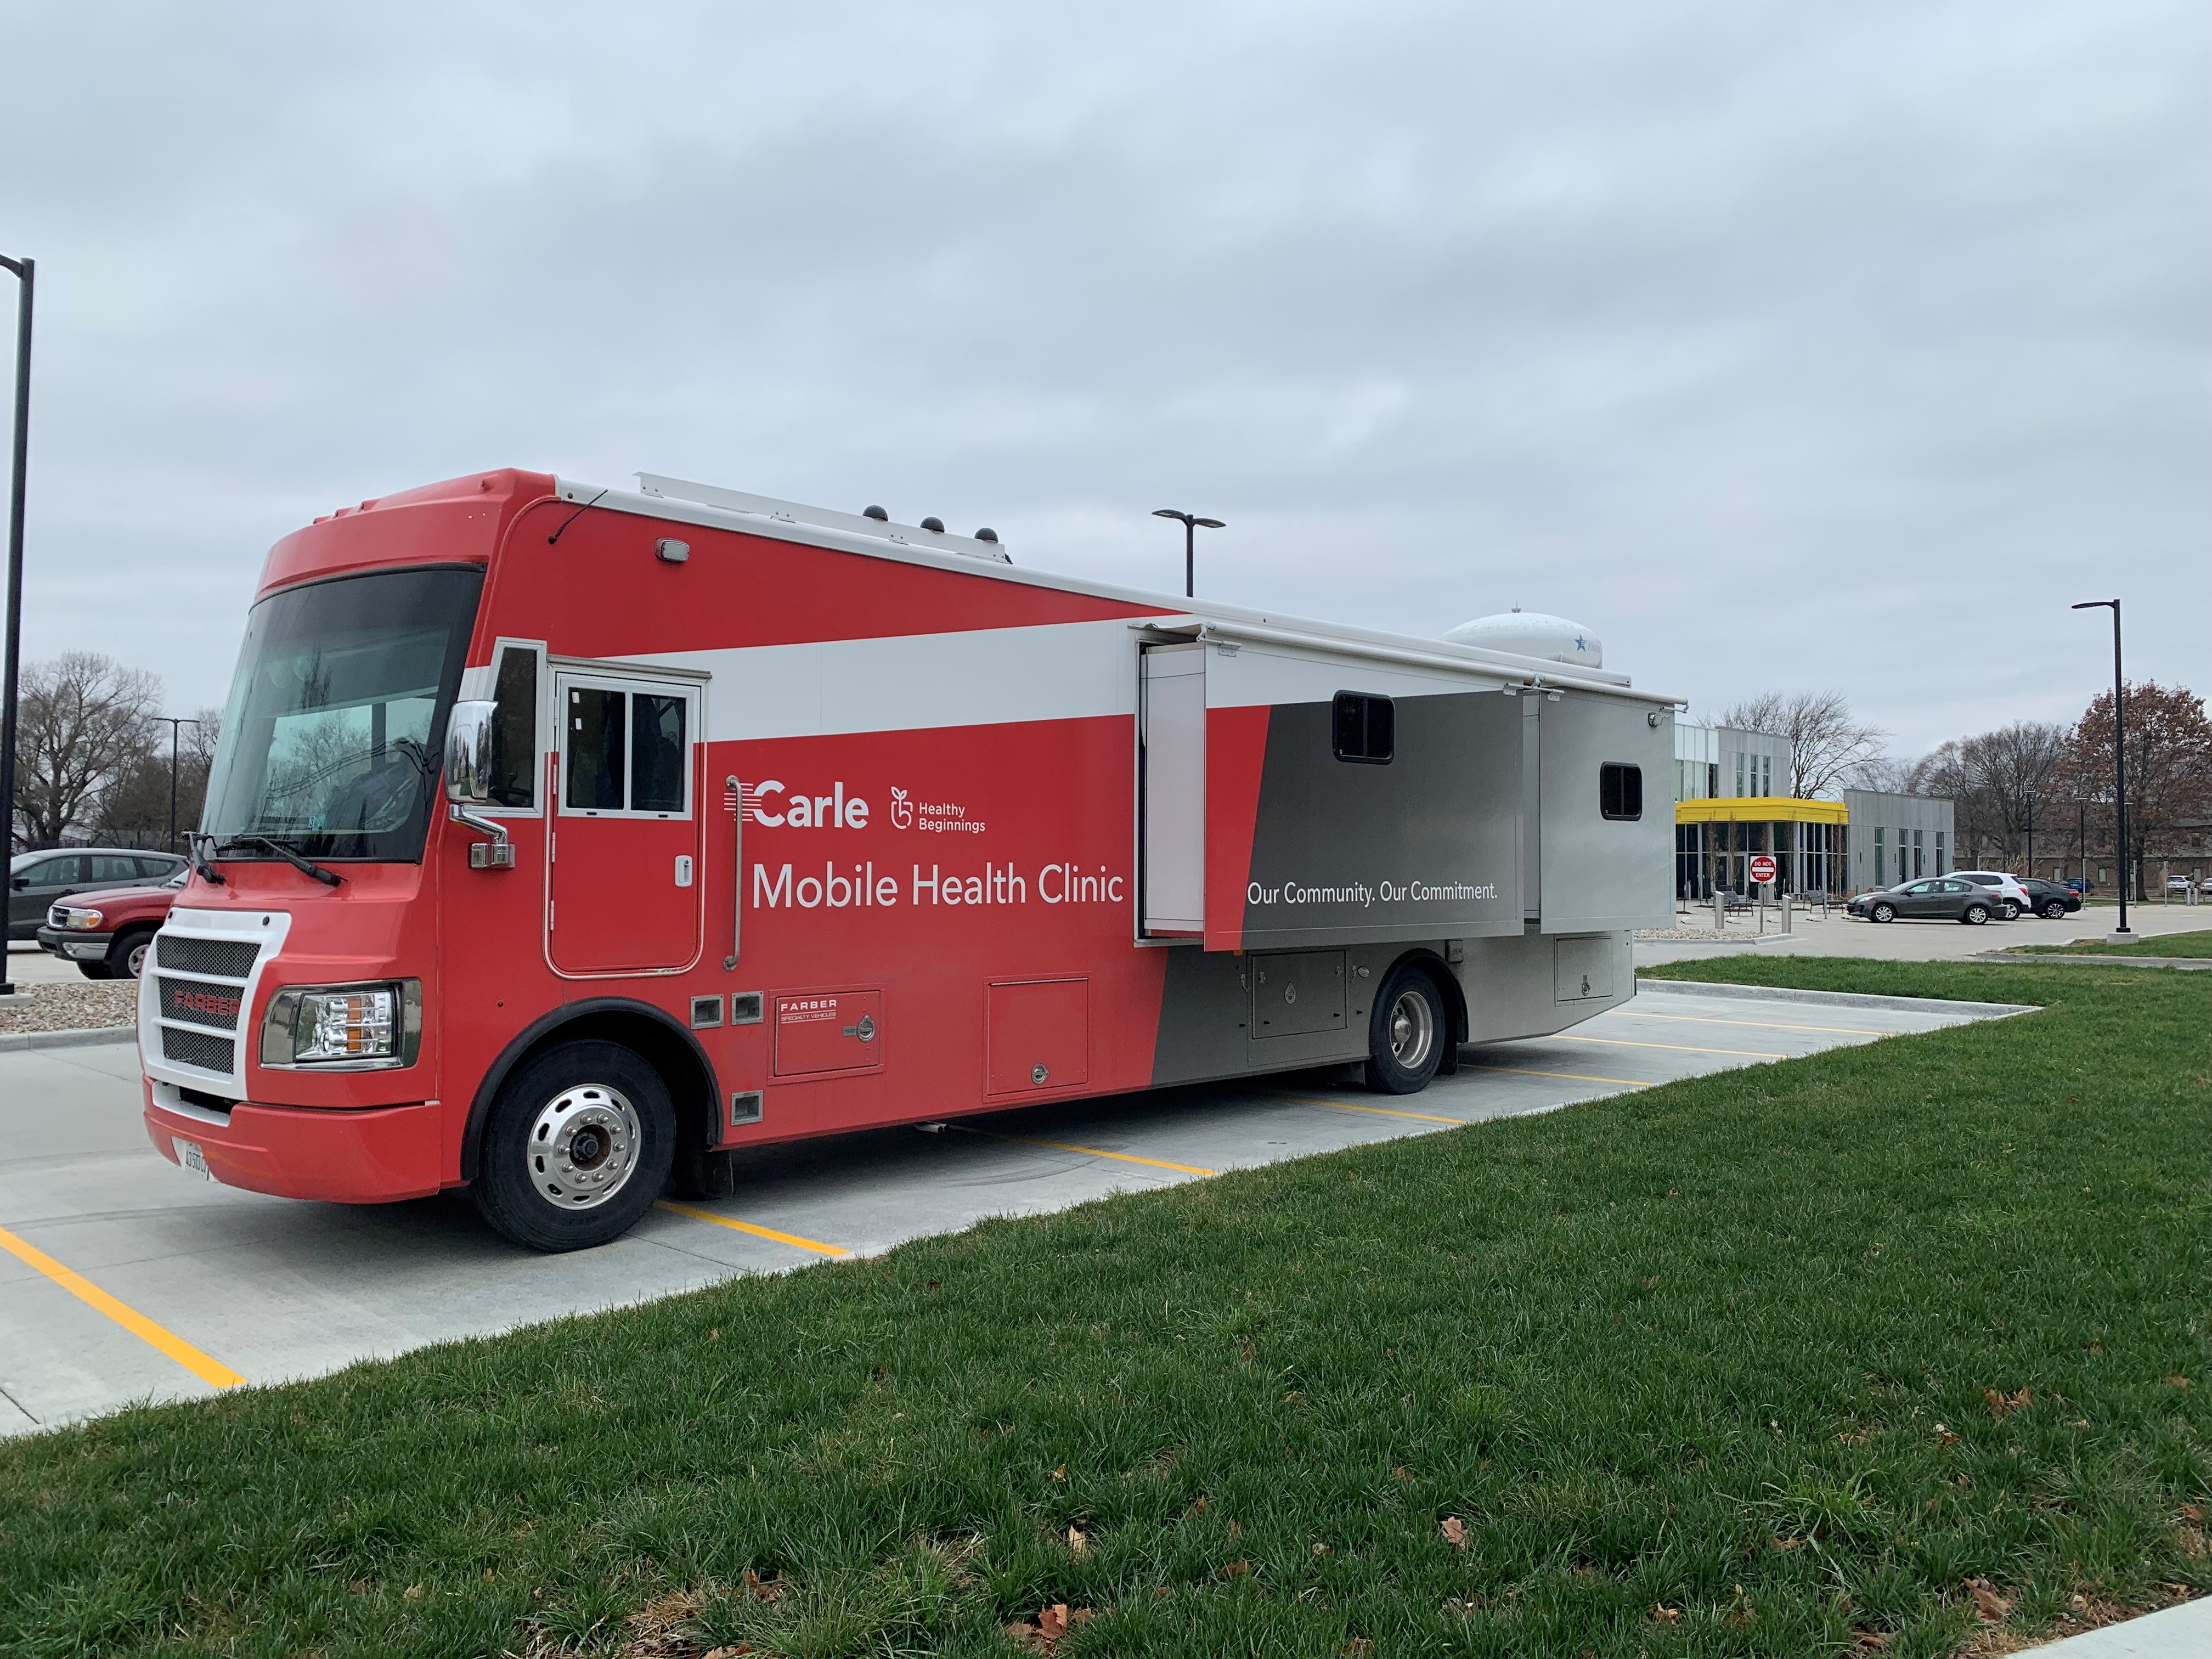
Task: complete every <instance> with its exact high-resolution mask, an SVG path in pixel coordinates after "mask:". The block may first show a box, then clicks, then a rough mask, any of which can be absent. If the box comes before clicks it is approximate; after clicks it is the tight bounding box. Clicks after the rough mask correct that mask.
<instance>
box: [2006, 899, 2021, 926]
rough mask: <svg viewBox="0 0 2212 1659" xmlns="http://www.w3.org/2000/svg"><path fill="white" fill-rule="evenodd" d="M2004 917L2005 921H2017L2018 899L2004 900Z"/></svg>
mask: <svg viewBox="0 0 2212 1659" xmlns="http://www.w3.org/2000/svg"><path fill="white" fill-rule="evenodd" d="M2004 919H2005V920H2006V921H2019V920H2020V902H2019V901H2018V900H2016V899H2007V900H2006V901H2005V902H2004Z"/></svg>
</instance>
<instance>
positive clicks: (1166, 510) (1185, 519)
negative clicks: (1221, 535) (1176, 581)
mask: <svg viewBox="0 0 2212 1659" xmlns="http://www.w3.org/2000/svg"><path fill="white" fill-rule="evenodd" d="M1152 516H1153V517H1154V518H1156V519H1175V520H1180V521H1181V522H1182V596H1183V598H1185V599H1196V598H1197V597H1198V532H1200V531H1201V530H1226V529H1227V528H1228V527H1229V526H1227V525H1225V524H1224V523H1222V522H1221V520H1218V519H1201V518H1198V517H1196V516H1194V515H1193V514H1191V513H1182V512H1178V511H1176V509H1175V508H1174V507H1154V508H1153V509H1152Z"/></svg>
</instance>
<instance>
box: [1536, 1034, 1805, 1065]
mask: <svg viewBox="0 0 2212 1659" xmlns="http://www.w3.org/2000/svg"><path fill="white" fill-rule="evenodd" d="M1544 1041H1545V1042H1602V1043H1604V1044H1605V1045H1606V1046H1607V1048H1667V1049H1671V1050H1672V1051H1673V1052H1674V1053H1675V1054H1735V1055H1738V1056H1740V1057H1741V1058H1743V1059H1745V1060H1788V1059H1790V1055H1788V1054H1768V1053H1767V1052H1766V1051H1765V1049H1764V1048H1692V1047H1691V1046H1690V1045H1689V1044H1687V1043H1684V1042H1630V1041H1629V1040H1628V1039H1627V1038H1626V1037H1594V1036H1583V1035H1582V1034H1581V1033H1579V1032H1577V1031H1554V1032H1553V1034H1552V1035H1551V1036H1547V1037H1546V1038H1545V1039H1544Z"/></svg>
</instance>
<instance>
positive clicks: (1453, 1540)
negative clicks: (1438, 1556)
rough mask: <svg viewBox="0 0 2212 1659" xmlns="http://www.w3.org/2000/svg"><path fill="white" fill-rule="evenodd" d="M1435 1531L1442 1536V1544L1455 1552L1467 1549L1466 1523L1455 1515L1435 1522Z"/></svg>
mask: <svg viewBox="0 0 2212 1659" xmlns="http://www.w3.org/2000/svg"><path fill="white" fill-rule="evenodd" d="M1437 1530H1438V1531H1439V1532H1441V1533H1443V1535H1444V1542H1445V1543H1447V1544H1449V1545H1450V1546H1451V1547H1453V1548H1454V1549H1455V1550H1463V1549H1465V1548H1466V1547H1467V1522H1464V1521H1462V1520H1461V1519H1460V1518H1459V1516H1455V1515H1448V1516H1444V1518H1443V1520H1441V1521H1439V1522H1437Z"/></svg>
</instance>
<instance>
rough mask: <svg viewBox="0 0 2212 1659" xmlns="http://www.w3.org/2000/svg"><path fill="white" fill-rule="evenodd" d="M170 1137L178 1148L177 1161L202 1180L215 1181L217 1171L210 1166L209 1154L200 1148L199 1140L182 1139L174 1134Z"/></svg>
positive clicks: (171, 1141)
mask: <svg viewBox="0 0 2212 1659" xmlns="http://www.w3.org/2000/svg"><path fill="white" fill-rule="evenodd" d="M169 1139H170V1143H171V1144H172V1145H173V1146H175V1147H176V1149H177V1162H178V1164H180V1165H181V1166H182V1167H184V1168H185V1169H187V1170H191V1172H192V1173H193V1174H194V1175H196V1176H198V1177H199V1178H200V1179H201V1180H202V1181H213V1180H214V1179H215V1171H214V1170H210V1169H209V1168H208V1166H207V1154H206V1153H205V1152H202V1151H201V1150H200V1144H199V1142H197V1140H180V1139H178V1138H177V1137H176V1136H174V1135H172V1136H170V1137H169Z"/></svg>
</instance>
